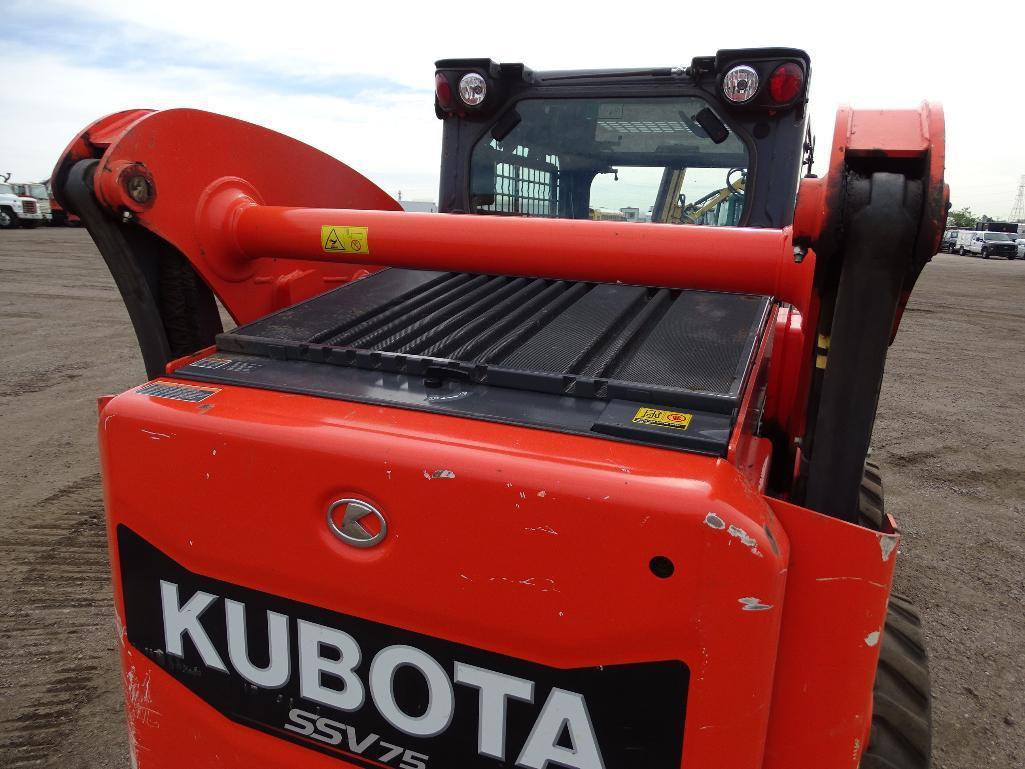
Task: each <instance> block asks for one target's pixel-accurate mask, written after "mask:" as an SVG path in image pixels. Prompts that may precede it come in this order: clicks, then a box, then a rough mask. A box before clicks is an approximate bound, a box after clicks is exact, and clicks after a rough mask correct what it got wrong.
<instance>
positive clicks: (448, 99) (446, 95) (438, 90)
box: [434, 72, 452, 109]
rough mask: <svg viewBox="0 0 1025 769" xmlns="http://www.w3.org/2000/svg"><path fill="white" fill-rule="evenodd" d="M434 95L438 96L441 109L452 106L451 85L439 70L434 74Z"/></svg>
mask: <svg viewBox="0 0 1025 769" xmlns="http://www.w3.org/2000/svg"><path fill="white" fill-rule="evenodd" d="M434 95H435V96H437V97H438V104H439V105H440V106H441V108H442V109H449V108H450V107H451V106H452V86H451V85H449V83H448V80H447V79H446V78H445V76H444V75H442V74H441V73H440V72H438V73H437V74H435V76H434Z"/></svg>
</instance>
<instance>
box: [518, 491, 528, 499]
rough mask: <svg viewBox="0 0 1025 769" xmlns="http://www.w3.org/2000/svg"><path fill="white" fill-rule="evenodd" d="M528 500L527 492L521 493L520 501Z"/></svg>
mask: <svg viewBox="0 0 1025 769" xmlns="http://www.w3.org/2000/svg"><path fill="white" fill-rule="evenodd" d="M526 498H527V492H525V491H521V492H520V499H526Z"/></svg>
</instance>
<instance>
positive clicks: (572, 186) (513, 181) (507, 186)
mask: <svg viewBox="0 0 1025 769" xmlns="http://www.w3.org/2000/svg"><path fill="white" fill-rule="evenodd" d="M749 157H750V155H749V150H748V147H747V145H746V144H745V142H744V141H743V140H742V139H741V138H740V137H739V136H738V135H737V134H736V133H734V132H731V131H729V129H727V128H726V127H725V124H724V122H723V120H722V118H720V117H719V116H718V115H717V114H716V113H715V112H714V111H713V109H712V107H711V105H710V104H709V102H707V101H705V100H704V99H701V98H699V97H692V96H673V97H643V98H640V97H622V98H574V99H545V98H528V99H523V100H521V101H519V102H517V103H515V104H514V105H512V106H511V107H510V108H509V109H507V110H506V111H505V112H504V113H503V114H502V115H501V116H499V118H498V119H497V120H496V122H495V128H494V129H493V130H492V131H491V132H489V133H487V134H485V135H484V137H483V138H481V139H480V140H479V141H478V142H477V144H476V146H475V147H474V149H473V153H472V156H471V168H470V207H471V210H472V212H473V213H477V214H491V215H500V216H538V217H549V218H563V219H595V220H613V221H626V222H659V223H667V224H698V225H710V226H736V225H738V224H740V223H741V220H742V217H743V214H744V203H745V198H744V190H745V185H746V182H747V172H748V165H749Z"/></svg>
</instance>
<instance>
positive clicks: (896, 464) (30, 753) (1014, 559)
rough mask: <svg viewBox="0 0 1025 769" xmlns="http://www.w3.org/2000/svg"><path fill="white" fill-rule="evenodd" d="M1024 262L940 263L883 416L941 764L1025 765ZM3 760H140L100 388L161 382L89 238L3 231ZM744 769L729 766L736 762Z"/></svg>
mask: <svg viewBox="0 0 1025 769" xmlns="http://www.w3.org/2000/svg"><path fill="white" fill-rule="evenodd" d="M1023 306H1025V263H1023V262H1020V261H1019V262H1007V261H1004V260H1000V259H991V260H989V261H983V260H981V259H972V258H964V257H957V256H948V255H945V254H941V255H939V256H938V257H937V258H936V259H935V260H934V263H933V264H932V265H931V266H930V267H929V268H928V269H927V270H926V272H925V275H924V277H923V279H922V281H921V283H920V286H919V288H918V290H917V292H916V294H915V297H914V299H913V300H912V303H911V306H910V307H909V309H908V313H907V315H906V316H905V321H904V328H903V329H902V331H901V333H900V334H899V335H898V338H897V341H896V343H895V344H894V347H893V351H892V354H891V358H890V366H889V370H888V371H887V377H886V382H885V385H884V388H883V394H882V400H881V404H880V417H879V421H878V423H877V426H876V435H875V448H874V457H875V459H876V460H877V461H878V462H879V464H880V465H881V466H882V470H883V474H884V478H885V481H886V490H887V506H888V509H889V511H890V512H891V513H893V514H894V515H896V516H897V518H898V520H899V521H900V523H901V524H902V527H903V530H904V534H905V537H904V540H903V545H902V549H901V559H900V561H899V566H898V571H897V589H898V590H899V591H900V592H903V593H905V594H906V595H908V596H910V597H911V598H912V599H913V600H914V601H915V603H916V604H917V605H918V606H919V607H920V609H921V610H922V613H923V616H924V620H925V626H926V634H927V638H928V643H929V648H930V653H931V655H932V672H933V689H934V695H935V704H934V708H935V721H936V724H935V745H936V748H935V761H934V765H935V767H937V769H1009V767H1022V766H1025V674H1023V671H1022V666H1023V663H1025V576H1023V569H1022V563H1023V562H1025V522H1023V521H1025V477H1023V468H1025V431H1023V425H1022V423H1023V420H1022V418H1021V411H1020V409H1019V406H1020V405H1021V404H1022V403H1023V402H1025V344H1023V342H1022V338H1023V336H1022V333H1023V330H1025V307H1023ZM0 324H2V325H0V328H2V333H0V424H2V437H3V440H2V441H0V532H2V535H0V766H3V767H10V768H11V769H14V768H15V767H28V766H33V767H35V766H53V767H62V769H77V768H78V767H111V768H114V767H116V768H117V769H121V768H122V767H128V765H129V761H128V754H127V736H126V729H125V723H124V708H123V705H122V700H121V689H120V674H119V671H118V664H117V659H116V656H115V652H114V642H113V639H114V628H113V620H112V616H113V612H112V609H111V596H110V584H109V578H108V573H107V554H106V546H105V537H104V530H103V501H102V495H101V490H100V482H99V475H98V467H97V459H96V449H95V432H94V430H95V424H94V423H95V413H96V412H95V398H96V396H97V395H99V394H103V393H113V392H118V391H120V390H123V389H125V388H127V387H128V386H130V385H132V384H135V383H138V382H140V381H142V380H143V379H144V374H143V369H142V364H141V361H140V359H139V356H138V353H137V350H136V348H135V340H134V337H133V335H132V331H131V327H130V325H129V322H128V316H127V314H126V312H125V310H124V307H123V306H122V304H121V300H120V298H119V297H118V294H117V291H116V290H115V288H114V285H113V282H112V281H111V279H110V277H109V275H108V274H107V272H106V269H105V268H104V266H103V263H102V261H101V260H100V258H99V256H98V255H97V253H96V251H95V249H94V248H93V246H92V242H91V241H90V240H89V237H88V235H87V234H86V233H85V232H84V231H82V230H74V229H41V230H35V231H11V232H0ZM723 769H728V768H725V767H724V768H723Z"/></svg>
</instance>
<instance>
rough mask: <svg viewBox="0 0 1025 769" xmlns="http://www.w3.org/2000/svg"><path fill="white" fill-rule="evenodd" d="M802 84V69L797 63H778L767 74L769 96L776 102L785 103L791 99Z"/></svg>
mask: <svg viewBox="0 0 1025 769" xmlns="http://www.w3.org/2000/svg"><path fill="white" fill-rule="evenodd" d="M803 85H804V71H803V70H802V69H801V68H800V67H799V66H798V65H797V64H794V63H793V62H787V63H786V64H780V65H779V66H778V67H776V69H775V70H774V71H773V73H772V74H771V75H769V96H770V97H771V98H772V100H773V101H774V102H776V103H777V104H786V103H787V102H789V101H793V99H794V97H795V96H797V94H798V93H799V92H800V90H801V86H803Z"/></svg>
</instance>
